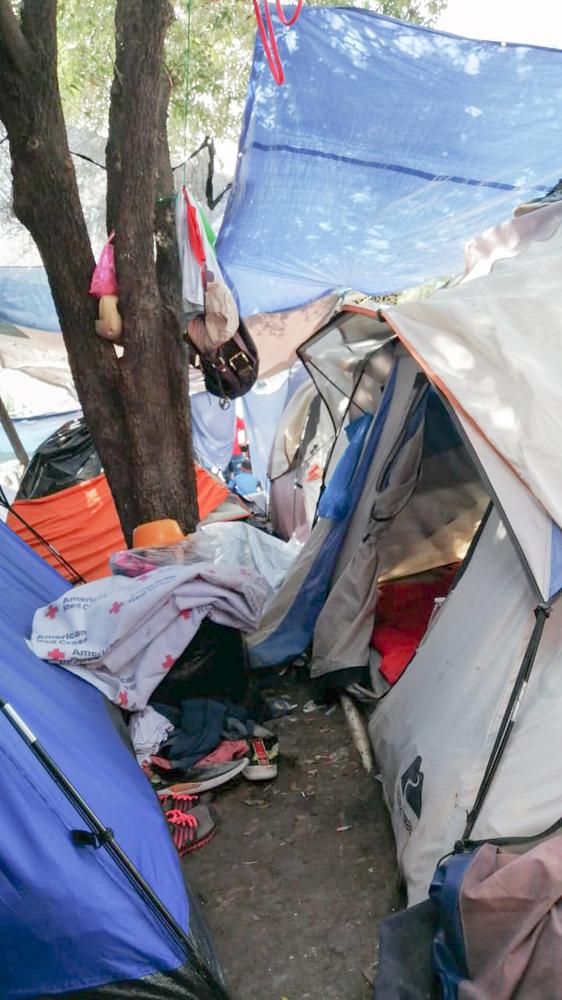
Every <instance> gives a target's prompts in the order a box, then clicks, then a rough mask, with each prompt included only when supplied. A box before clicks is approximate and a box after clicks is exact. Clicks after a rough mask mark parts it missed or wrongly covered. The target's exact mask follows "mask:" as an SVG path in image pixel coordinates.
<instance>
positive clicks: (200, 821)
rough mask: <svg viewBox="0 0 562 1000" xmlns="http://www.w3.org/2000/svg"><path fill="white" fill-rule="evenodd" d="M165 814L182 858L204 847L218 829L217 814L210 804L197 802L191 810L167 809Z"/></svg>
mask: <svg viewBox="0 0 562 1000" xmlns="http://www.w3.org/2000/svg"><path fill="white" fill-rule="evenodd" d="M164 816H165V818H166V823H167V824H168V829H169V831H170V833H171V835H172V840H173V841H174V844H175V847H176V850H177V852H178V854H179V856H180V858H183V856H184V855H185V854H189V853H190V852H191V851H196V850H197V849H198V848H199V847H204V846H205V844H208V843H209V841H210V840H212V838H213V837H214V835H215V833H216V831H217V820H216V816H215V814H214V812H213V810H211V809H209V806H204V805H200V804H197V805H195V806H192V807H191V808H190V809H189V812H184V811H183V810H182V809H178V808H172V809H166V811H165V812H164Z"/></svg>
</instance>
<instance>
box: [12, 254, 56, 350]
mask: <svg viewBox="0 0 562 1000" xmlns="http://www.w3.org/2000/svg"><path fill="white" fill-rule="evenodd" d="M0 321H4V322H6V323H15V324H16V325H17V326H27V327H29V328H30V329H31V330H46V331H47V332H48V333H59V334H60V323H59V318H58V316H57V311H56V309H55V303H54V302H53V297H52V295H51V289H50V288H49V282H48V281H47V275H46V273H45V271H44V269H43V268H42V267H0Z"/></svg>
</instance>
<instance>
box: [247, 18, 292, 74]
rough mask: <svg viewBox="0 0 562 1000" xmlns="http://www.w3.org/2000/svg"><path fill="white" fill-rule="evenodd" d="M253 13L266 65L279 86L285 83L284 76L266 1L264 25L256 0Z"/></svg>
mask: <svg viewBox="0 0 562 1000" xmlns="http://www.w3.org/2000/svg"><path fill="white" fill-rule="evenodd" d="M254 11H255V14H256V21H257V23H258V31H259V33H260V38H261V40H262V45H263V50H264V52H265V58H266V59H267V64H268V66H269V68H270V70H271V75H272V77H273V79H274V80H275V83H276V84H278V86H281V84H282V83H284V82H285V74H284V72H283V64H282V62H281V57H280V55H279V49H278V48H277V41H276V39H275V32H274V30H273V23H272V21H271V14H270V13H269V5H268V3H267V0H264V13H265V23H264V18H263V14H262V12H261V10H260V5H259V3H258V0H254Z"/></svg>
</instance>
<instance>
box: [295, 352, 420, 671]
mask: <svg viewBox="0 0 562 1000" xmlns="http://www.w3.org/2000/svg"><path fill="white" fill-rule="evenodd" d="M417 381H419V369H418V366H417V365H416V363H415V362H414V361H413V360H412V358H410V357H408V356H404V357H402V358H400V360H399V361H398V362H397V376H396V384H395V389H394V396H393V405H392V406H391V407H390V409H389V411H388V414H387V417H386V421H385V424H384V429H383V432H382V434H381V435H380V439H379V443H378V446H377V450H376V452H375V454H374V455H373V458H372V461H371V463H370V467H369V471H368V475H367V477H366V479H365V484H364V487H363V490H362V492H361V495H360V497H359V498H358V500H357V503H356V505H355V507H354V509H353V516H352V518H351V520H350V523H349V528H348V531H347V533H346V536H345V540H344V542H343V545H342V547H341V551H340V553H339V555H338V559H337V562H336V565H335V569H334V572H333V575H332V579H331V587H330V592H329V594H328V595H327V598H326V601H325V604H324V606H323V608H322V610H321V612H320V614H319V616H318V618H317V620H316V624H315V628H314V638H313V645H312V662H311V667H310V672H311V675H312V677H320V676H324V675H325V674H329V673H334V672H336V671H339V670H342V669H353V668H356V667H359V668H362V667H365V666H366V664H367V663H368V660H369V644H370V639H371V634H372V631H373V621H374V615H375V606H376V601H377V582H378V573H379V567H380V542H381V538H382V537H383V536H384V534H385V533H386V532H387V531H388V530H389V528H390V525H391V523H392V520H393V519H394V517H395V516H396V514H397V512H398V511H399V510H401V509H402V507H403V506H404V505H405V504H406V503H407V502H408V498H409V496H410V495H411V493H412V491H413V489H414V487H415V485H416V481H417V475H418V468H419V463H420V460H421V454H422V448H423V430H424V422H423V413H424V411H425V405H426V403H427V389H428V386H427V382H425V380H424V379H422V380H421V384H419V385H416V382H417ZM404 428H406V434H405V440H404V442H403V443H402V446H401V447H400V450H399V451H398V452H396V444H397V440H399V439H401V438H402V437H403V429H404Z"/></svg>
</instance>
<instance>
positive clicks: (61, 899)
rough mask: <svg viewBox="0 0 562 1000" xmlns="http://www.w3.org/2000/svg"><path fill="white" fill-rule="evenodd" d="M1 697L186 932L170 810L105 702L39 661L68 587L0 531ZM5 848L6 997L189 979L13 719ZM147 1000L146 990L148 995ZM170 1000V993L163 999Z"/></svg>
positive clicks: (0, 922) (170, 943)
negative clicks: (80, 841) (77, 832)
mask: <svg viewBox="0 0 562 1000" xmlns="http://www.w3.org/2000/svg"><path fill="white" fill-rule="evenodd" d="M0 539H1V545H0V593H1V594H2V597H3V600H2V602H1V605H0V657H1V658H2V671H1V674H2V679H1V683H0V696H1V697H2V698H4V699H6V700H8V701H9V702H10V703H11V704H12V705H13V707H14V708H15V709H16V711H17V712H19V714H20V715H21V717H22V718H23V719H24V721H25V722H26V723H27V724H28V725H29V726H30V727H31V729H32V730H33V731H34V733H35V734H36V736H37V737H38V739H39V740H40V741H41V743H42V744H43V745H44V747H45V749H46V750H47V752H48V753H49V754H50V755H51V756H52V757H53V758H54V760H55V761H56V762H57V764H58V765H59V767H61V769H62V770H63V771H64V772H65V774H66V775H67V776H68V778H69V779H70V781H71V782H72V783H73V784H74V785H75V787H76V788H77V789H78V790H79V792H80V793H81V795H83V797H84V798H85V799H86V801H87V802H88V804H89V805H90V806H91V808H92V809H93V810H94V811H95V812H97V813H98V815H99V816H100V817H101V818H102V819H103V822H105V823H106V824H107V825H109V826H110V827H111V828H112V829H113V830H114V832H115V835H116V838H117V840H118V841H119V843H120V844H121V846H122V847H123V849H124V850H125V852H126V853H127V854H128V855H129V857H130V858H131V860H132V861H133V863H134V864H135V865H136V866H137V867H138V869H139V870H140V871H141V873H142V874H143V876H144V878H145V879H146V881H147V882H148V883H149V885H150V886H151V887H152V888H153V889H154V890H155V891H156V892H157V894H158V895H159V896H160V898H161V899H162V901H163V902H164V904H165V906H166V907H167V908H168V909H169V911H170V912H171V913H172V915H173V916H174V917H175V919H176V920H177V921H178V922H179V924H180V925H181V926H182V927H183V928H184V929H185V930H187V929H188V905H187V899H186V894H185V890H184V885H183V880H182V877H181V872H180V868H179V864H178V860H177V856H176V853H175V849H174V847H173V844H172V842H171V839H170V837H169V835H168V832H167V828H166V824H165V821H164V818H163V815H162V811H161V809H160V806H159V803H158V800H157V798H156V796H155V795H154V793H153V791H152V789H151V788H150V785H149V783H148V782H147V781H146V778H145V777H144V775H143V773H142V771H141V769H140V768H139V767H138V766H137V764H136V762H135V760H134V757H133V755H132V754H131V753H130V752H129V751H128V750H127V748H126V747H125V745H124V743H123V742H122V741H121V740H120V738H119V737H118V736H117V734H116V732H115V730H114V729H113V726H112V723H111V721H110V717H109V714H108V712H107V710H106V706H105V703H104V699H103V697H102V696H101V695H100V694H99V692H98V691H97V690H96V689H95V688H93V687H92V686H91V685H88V684H85V683H84V682H82V681H81V680H79V679H78V678H76V677H74V676H73V675H72V674H70V673H69V672H68V671H63V670H60V669H58V668H57V667H53V666H50V665H48V664H46V663H43V662H42V661H40V660H38V659H37V657H35V656H34V654H33V653H31V651H30V650H29V648H28V646H27V644H26V642H25V636H26V635H28V633H29V629H30V626H31V620H32V616H33V613H34V611H35V610H36V608H37V607H38V606H40V605H41V604H48V603H49V601H52V600H54V599H55V598H58V597H60V595H61V594H62V593H64V591H65V590H66V589H67V586H68V585H67V583H66V581H65V580H63V579H62V577H59V576H58V574H56V573H55V572H54V571H53V570H52V569H51V568H50V567H48V566H47V565H46V564H45V563H43V561H42V560H41V559H40V558H39V557H38V556H37V555H35V553H33V552H32V551H31V550H30V549H29V548H28V547H27V546H26V545H25V544H24V543H23V542H22V541H21V540H20V539H18V538H17V537H16V536H15V535H14V534H13V532H12V531H11V530H10V529H9V528H6V527H5V526H4V525H2V524H0ZM0 757H1V759H2V767H1V768H0V774H1V779H0V781H1V786H2V802H3V819H2V822H3V837H2V852H1V857H0V948H1V952H2V963H1V967H0V993H1V995H2V997H3V998H4V1000H21V998H23V997H31V996H45V995H58V994H61V993H64V992H71V991H74V990H83V989H87V988H93V987H95V986H96V985H101V984H103V983H111V982H118V981H123V980H129V979H134V980H137V979H138V978H139V977H141V976H149V977H150V976H151V975H152V974H153V973H155V972H161V973H165V972H168V971H171V970H177V969H179V968H180V967H181V966H182V965H183V963H184V961H185V955H184V954H182V951H181V949H180V948H179V945H178V944H177V943H176V942H175V941H174V939H172V938H171V937H170V936H168V935H167V933H166V932H165V931H164V930H163V928H162V925H161V924H160V923H159V922H158V921H156V919H155V918H154V916H153V915H152V913H151V912H150V911H149V910H148V909H147V907H146V905H145V904H144V902H143V901H142V899H141V898H140V897H139V895H138V893H137V892H136V891H135V890H134V889H133V887H132V886H131V883H130V882H129V881H128V880H127V878H126V877H125V875H124V874H123V873H122V872H121V871H120V869H119V868H118V867H117V866H116V864H115V862H114V861H113V860H112V858H111V857H110V855H109V854H108V853H107V851H105V850H104V849H101V850H93V849H91V848H88V847H84V848H81V847H77V846H75V844H74V843H73V841H72V838H71V835H70V832H71V830H74V829H77V828H80V827H81V825H82V824H83V820H81V818H80V817H79V815H78V814H77V813H76V811H75V809H74V807H73V806H72V805H71V803H70V802H69V801H68V799H67V798H66V797H65V795H64V794H63V793H62V791H61V790H60V789H59V788H58V786H57V785H56V784H55V783H54V782H53V780H52V778H51V777H50V776H49V775H47V773H46V772H45V770H44V768H43V767H42V766H41V764H40V763H39V762H38V760H37V759H36V758H35V757H34V755H33V754H32V752H31V751H30V749H29V748H28V746H27V745H26V743H25V742H24V741H23V740H22V739H21V738H20V736H19V735H18V734H17V733H16V732H15V730H14V729H13V727H12V726H11V725H10V723H9V722H8V720H7V719H6V718H5V717H4V716H3V715H1V716H0ZM135 995H137V996H139V997H143V996H144V992H143V990H142V989H141V988H140V987H139V988H138V992H137V994H135ZM153 995H154V996H155V997H158V996H159V995H163V994H159V993H155V994H153Z"/></svg>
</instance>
